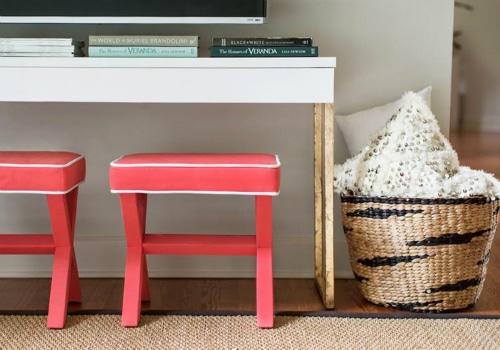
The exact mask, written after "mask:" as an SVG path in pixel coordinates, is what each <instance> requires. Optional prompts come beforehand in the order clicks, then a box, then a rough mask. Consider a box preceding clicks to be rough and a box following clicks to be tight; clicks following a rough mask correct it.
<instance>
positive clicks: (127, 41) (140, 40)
mask: <svg viewBox="0 0 500 350" xmlns="http://www.w3.org/2000/svg"><path fill="white" fill-rule="evenodd" d="M88 44H89V46H90V45H93V46H170V47H172V46H198V44H199V37H198V36H195V35H89V43H88Z"/></svg>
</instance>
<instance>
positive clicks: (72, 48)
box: [0, 38, 85, 57]
mask: <svg viewBox="0 0 500 350" xmlns="http://www.w3.org/2000/svg"><path fill="white" fill-rule="evenodd" d="M84 44H85V43H84V42H83V41H76V40H73V39H71V38H0V56H2V57H30V56H31V57H37V56H38V57H75V56H84V53H83V47H84Z"/></svg>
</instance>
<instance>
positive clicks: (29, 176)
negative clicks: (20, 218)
mask: <svg viewBox="0 0 500 350" xmlns="http://www.w3.org/2000/svg"><path fill="white" fill-rule="evenodd" d="M83 181H85V158H84V157H83V156H82V155H80V154H77V153H72V152H63V151H0V192H12V193H47V194H64V193H68V192H70V191H71V190H72V189H74V188H75V187H76V186H78V185H79V184H81V183H82V182H83Z"/></svg>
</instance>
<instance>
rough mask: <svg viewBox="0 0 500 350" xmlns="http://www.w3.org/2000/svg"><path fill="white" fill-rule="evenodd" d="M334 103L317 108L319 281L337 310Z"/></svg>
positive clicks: (326, 298)
mask: <svg viewBox="0 0 500 350" xmlns="http://www.w3.org/2000/svg"><path fill="white" fill-rule="evenodd" d="M333 116H334V105H333V103H316V104H315V105H314V216H315V220H314V226H315V227H314V247H315V278H316V285H317V287H318V289H319V291H320V293H321V297H322V299H323V303H324V305H325V307H326V308H327V309H333V308H334V305H335V304H334V251H333V247H334V242H333V164H334V160H333V151H334V145H333V128H334V118H333Z"/></svg>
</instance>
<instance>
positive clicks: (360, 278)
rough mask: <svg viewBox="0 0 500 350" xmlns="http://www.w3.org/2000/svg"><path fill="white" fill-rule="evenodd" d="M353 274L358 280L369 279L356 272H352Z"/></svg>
mask: <svg viewBox="0 0 500 350" xmlns="http://www.w3.org/2000/svg"><path fill="white" fill-rule="evenodd" d="M352 273H353V274H354V279H355V280H356V281H358V282H363V281H369V280H370V279H369V278H367V277H363V276H361V275H358V274H357V273H356V272H354V271H353V272H352Z"/></svg>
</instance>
